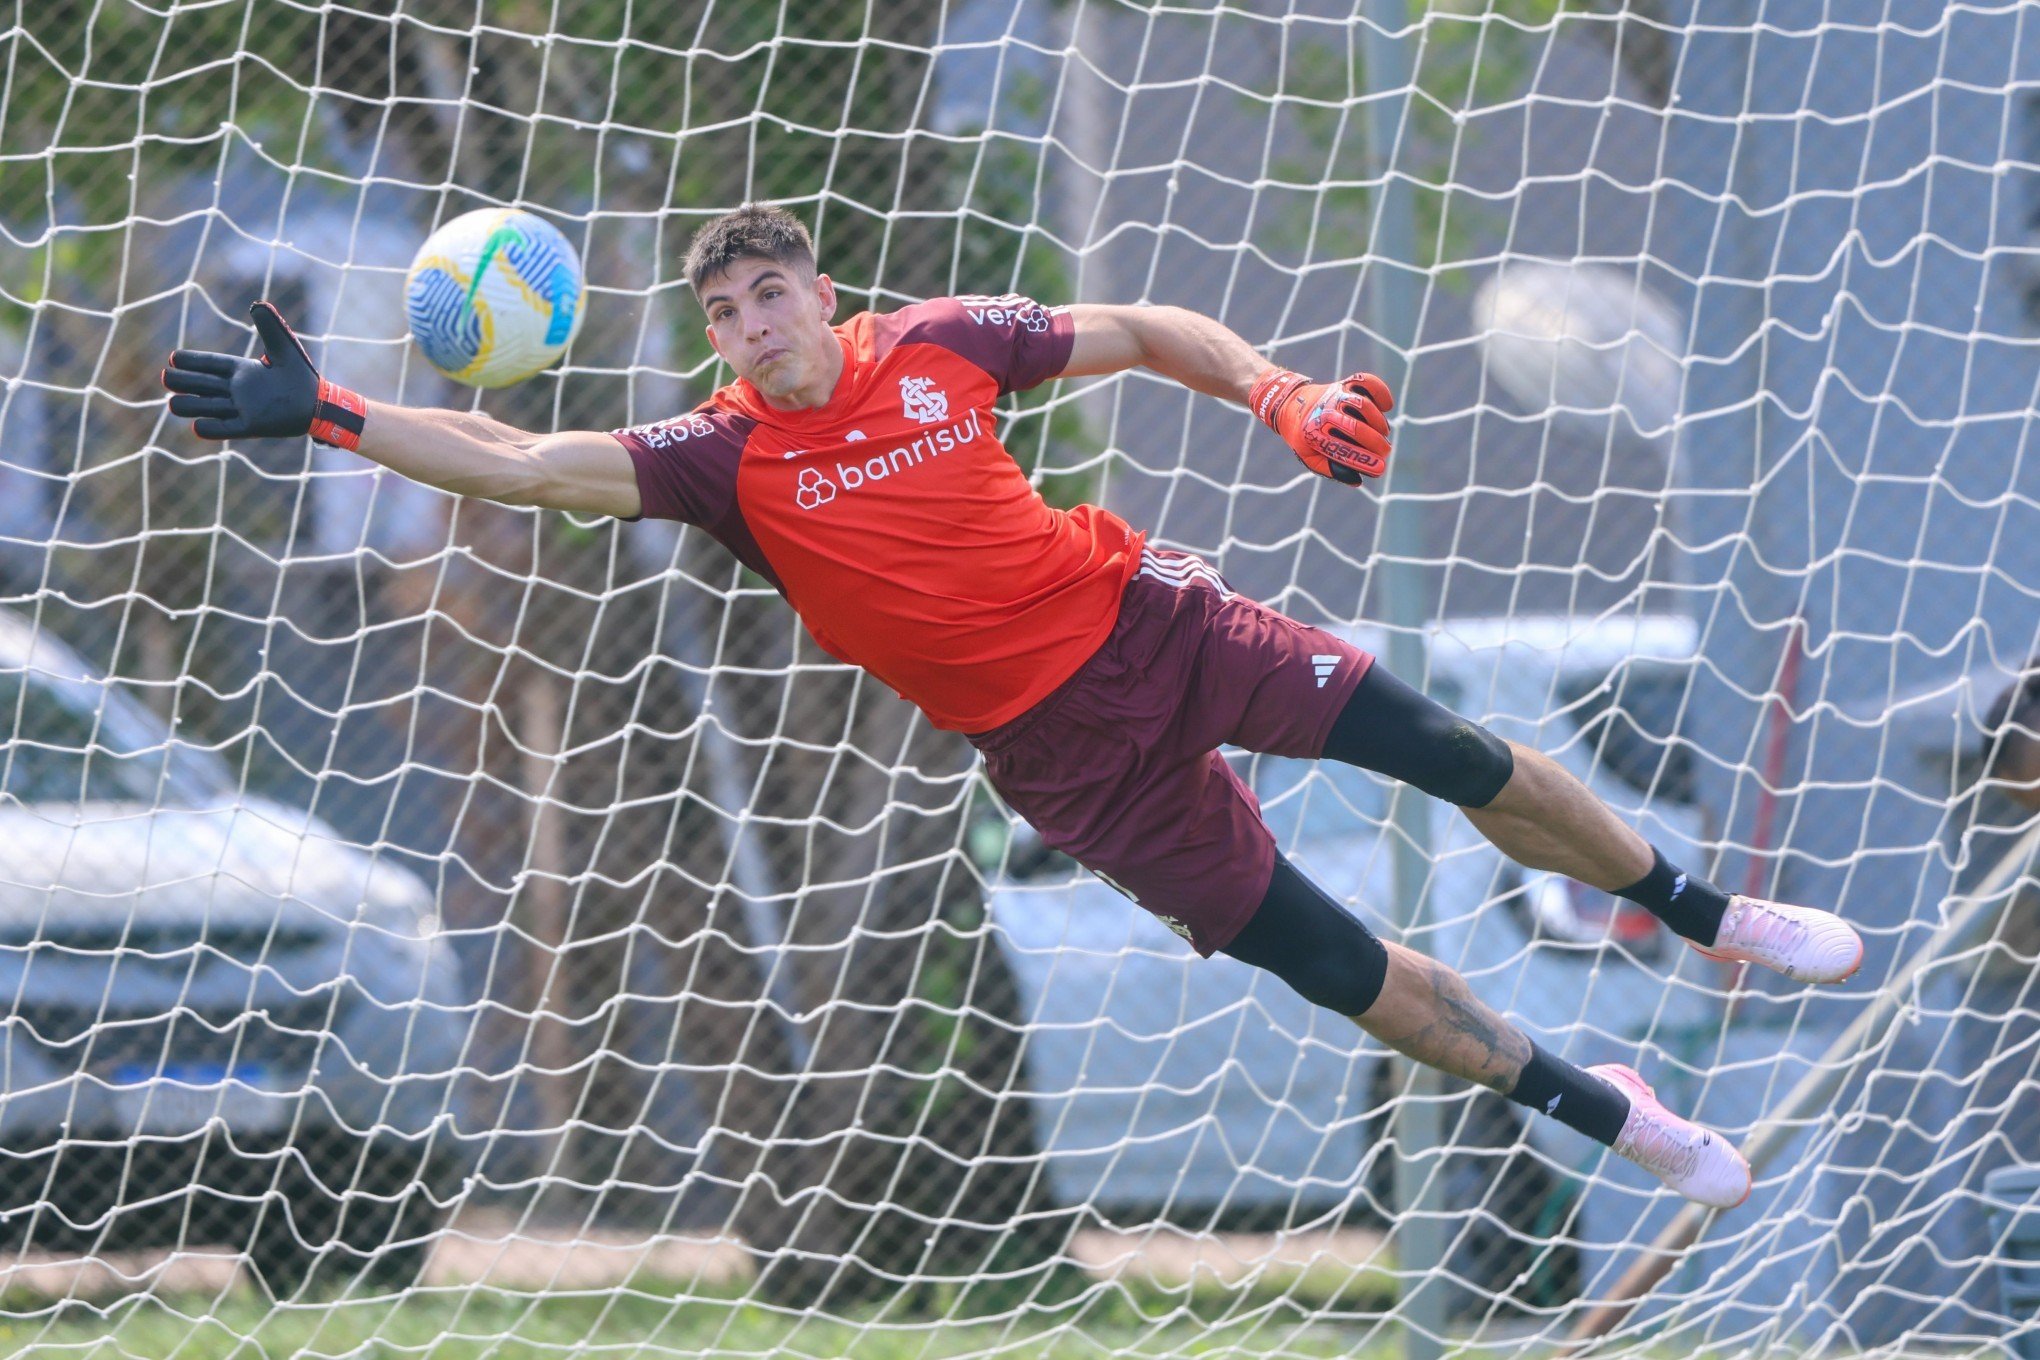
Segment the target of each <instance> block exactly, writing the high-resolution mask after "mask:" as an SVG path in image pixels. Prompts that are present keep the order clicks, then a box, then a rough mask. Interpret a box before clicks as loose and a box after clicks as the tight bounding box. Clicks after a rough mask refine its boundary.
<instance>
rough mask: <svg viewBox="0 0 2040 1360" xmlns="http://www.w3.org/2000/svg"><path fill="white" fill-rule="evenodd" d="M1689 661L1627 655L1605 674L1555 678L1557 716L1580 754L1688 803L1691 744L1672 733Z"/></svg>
mask: <svg viewBox="0 0 2040 1360" xmlns="http://www.w3.org/2000/svg"><path fill="white" fill-rule="evenodd" d="M1692 684H1693V671H1692V668H1691V667H1690V666H1685V665H1680V664H1676V663H1667V662H1663V661H1628V662H1624V663H1623V664H1622V665H1619V666H1617V667H1615V669H1613V670H1611V671H1609V672H1607V673H1606V674H1605V675H1598V676H1596V675H1589V676H1575V677H1572V678H1569V679H1567V680H1565V681H1563V682H1561V683H1560V686H1559V698H1560V700H1561V701H1562V702H1563V703H1564V705H1565V717H1566V720H1567V721H1568V722H1570V723H1571V724H1572V725H1573V727H1574V729H1575V730H1576V731H1577V732H1578V733H1579V739H1580V740H1581V741H1582V742H1583V744H1584V745H1583V749H1584V751H1585V753H1586V754H1588V755H1590V756H1592V757H1593V759H1594V762H1595V764H1596V765H1598V766H1599V767H1600V768H1601V769H1602V770H1605V771H1606V772H1607V773H1609V774H1611V775H1613V776H1615V777H1616V778H1617V779H1619V780H1621V781H1622V782H1623V783H1624V784H1627V785H1628V786H1629V787H1630V788H1632V789H1634V790H1636V791H1637V792H1638V793H1640V794H1644V795H1646V796H1648V797H1652V798H1662V799H1667V800H1669V801H1671V802H1674V803H1691V802H1693V801H1694V799H1695V797H1696V794H1697V790H1696V789H1695V787H1694V779H1695V771H1694V766H1693V751H1692V748H1691V747H1690V746H1688V745H1686V744H1685V743H1683V742H1680V741H1676V740H1674V738H1675V737H1676V736H1677V734H1678V730H1679V722H1680V719H1681V717H1682V716H1683V715H1684V712H1685V707H1686V693H1687V691H1688V690H1689V689H1691V688H1692Z"/></svg>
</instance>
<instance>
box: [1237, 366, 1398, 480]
mask: <svg viewBox="0 0 2040 1360" xmlns="http://www.w3.org/2000/svg"><path fill="white" fill-rule="evenodd" d="M1247 405H1248V406H1250V407H1252V408H1253V412H1254V414H1255V415H1257V416H1259V417H1260V418H1261V419H1262V421H1263V422H1265V423H1266V424H1267V426H1268V428H1269V429H1271V430H1273V431H1275V433H1277V434H1279V435H1281V436H1282V442H1284V443H1285V444H1287V445H1289V447H1290V448H1292V449H1294V450H1296V456H1297V457H1298V458H1301V459H1302V460H1303V465H1304V466H1305V467H1307V468H1309V469H1310V470H1311V471H1312V472H1315V473H1316V474H1317V475H1318V476H1320V477H1330V478H1331V479H1332V480H1333V481H1335V482H1343V483H1344V484H1345V485H1347V486H1358V485H1359V484H1360V479H1361V478H1362V477H1379V476H1380V475H1381V474H1382V473H1384V472H1386V471H1387V470H1388V452H1389V447H1390V445H1389V438H1388V413H1389V412H1390V411H1392V410H1394V409H1395V397H1394V395H1393V394H1392V393H1390V392H1389V390H1388V384H1387V383H1385V382H1383V381H1382V380H1381V379H1379V378H1377V377H1375V376H1374V375H1373V374H1372V373H1355V374H1354V375H1353V376H1352V377H1350V378H1346V379H1344V380H1342V381H1340V382H1335V383H1314V382H1312V381H1311V380H1310V379H1308V378H1306V377H1304V376H1303V375H1302V374H1301V373H1293V372H1291V371H1290V370H1288V369H1286V368H1274V369H1270V370H1268V372H1266V373H1263V374H1262V375H1261V377H1260V380H1259V381H1257V382H1256V383H1255V384H1254V390H1253V391H1252V392H1251V393H1250V394H1249V395H1248V397H1247Z"/></svg>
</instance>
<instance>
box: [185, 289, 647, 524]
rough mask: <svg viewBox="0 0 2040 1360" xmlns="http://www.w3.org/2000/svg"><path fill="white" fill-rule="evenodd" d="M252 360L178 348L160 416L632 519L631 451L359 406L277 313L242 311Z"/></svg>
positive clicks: (476, 420) (467, 487)
mask: <svg viewBox="0 0 2040 1360" xmlns="http://www.w3.org/2000/svg"><path fill="white" fill-rule="evenodd" d="M248 315H249V317H250V319H251V320H253V321H254V323H255V332H256V334H257V336H259V337H260V338H261V341H262V348H263V351H264V354H263V357H262V358H261V359H259V360H257V359H244V358H242V357H240V356H239V355H233V354H216V353H211V352H208V351H205V350H184V349H181V350H178V351H177V352H176V353H175V354H172V355H171V356H170V362H169V364H168V365H167V366H166V367H165V368H164V370H163V385H164V386H165V387H167V388H169V389H170V391H171V393H172V394H173V395H172V396H171V398H170V413H171V414H172V415H175V416H182V417H184V418H186V419H189V420H190V421H191V422H192V429H193V430H194V431H195V432H196V433H197V434H198V435H199V437H200V438H203V439H251V438H278V437H283V438H295V437H301V436H303V435H306V434H309V435H311V436H312V438H314V439H316V440H318V441H320V442H321V443H324V444H331V445H333V446H334V447H336V448H343V449H352V450H354V451H355V452H357V453H359V454H361V455H362V456H363V457H365V458H369V459H372V460H373V461H375V462H378V463H381V464H382V465H383V466H384V467H387V468H389V469H390V470H391V471H393V472H399V473H402V474H403V475H404V476H406V477H409V478H410V479H411V480H413V481H417V482H423V483H425V484H426V485H427V486H436V487H438V488H440V489H441V490H443V491H451V492H453V493H454V494H455V495H458V496H478V497H480V498H482V499H484V500H492V501H498V502H500V503H502V504H504V505H536V506H543V507H545V508H547V509H550V510H576V511H584V512H588V513H593V514H603V515H618V516H621V517H623V518H626V519H628V518H631V517H633V516H635V515H636V514H637V513H638V512H639V510H640V508H641V505H640V501H639V497H638V489H637V475H636V473H635V471H634V470H633V467H632V464H631V461H630V455H629V454H628V453H625V452H624V450H623V446H622V445H621V444H619V443H617V442H616V441H615V440H614V439H612V438H610V437H609V436H608V435H606V434H601V433H598V432H595V431H591V430H562V431H560V432H559V433H556V434H543V435H541V434H532V433H530V432H529V431H526V430H520V429H518V428H516V427H515V426H513V425H506V424H504V423H503V422H502V421H500V420H497V419H495V418H494V417H492V416H487V415H483V414H482V413H480V412H478V411H444V410H424V409H419V408H416V407H409V406H392V405H390V404H388V403H386V402H379V401H366V400H364V399H363V398H362V397H360V396H359V395H357V394H356V393H353V392H350V391H348V390H347V389H345V388H343V387H339V386H337V385H335V384H333V383H330V382H328V381H326V380H325V379H323V378H321V377H320V376H319V374H318V370H317V369H315V368H313V367H312V360H311V356H310V355H308V354H307V353H306V352H305V347H304V346H303V345H302V344H300V343H299V341H298V338H297V336H296V335H294V334H292V333H291V329H290V327H289V326H288V325H286V324H285V322H284V320H283V317H282V316H280V315H279V314H278V313H277V310H276V308H274V307H272V306H270V305H269V304H268V303H266V302H258V303H256V304H255V305H254V306H252V307H250V308H249V309H248Z"/></svg>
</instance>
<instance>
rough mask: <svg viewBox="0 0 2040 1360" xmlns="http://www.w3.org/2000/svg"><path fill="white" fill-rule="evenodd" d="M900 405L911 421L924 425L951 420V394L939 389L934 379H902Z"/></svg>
mask: <svg viewBox="0 0 2040 1360" xmlns="http://www.w3.org/2000/svg"><path fill="white" fill-rule="evenodd" d="M900 405H901V407H903V408H904V409H905V411H906V414H907V417H908V418H909V419H912V420H918V421H920V422H921V423H922V424H923V425H935V424H939V423H941V422H942V421H945V420H947V419H949V394H948V393H947V392H944V391H943V390H942V389H941V388H939V387H937V386H936V385H935V380H934V379H933V378H901V379H900Z"/></svg>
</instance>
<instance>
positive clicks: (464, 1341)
mask: <svg viewBox="0 0 2040 1360" xmlns="http://www.w3.org/2000/svg"><path fill="white" fill-rule="evenodd" d="M1379 1284H1380V1282H1379V1281H1374V1280H1370V1279H1368V1278H1367V1277H1365V1276H1362V1277H1358V1278H1356V1277H1353V1276H1350V1275H1345V1274H1343V1273H1342V1274H1340V1275H1338V1276H1337V1277H1336V1279H1331V1278H1328V1277H1324V1276H1318V1275H1315V1274H1313V1273H1311V1272H1305V1273H1302V1274H1292V1275H1290V1276H1289V1277H1287V1278H1286V1279H1284V1280H1281V1281H1279V1282H1278V1281H1275V1280H1268V1281H1264V1282H1262V1283H1261V1284H1260V1285H1258V1286H1256V1287H1254V1288H1237V1287H1227V1286H1221V1285H1218V1284H1216V1283H1209V1284H1202V1283H1201V1284H1198V1285H1196V1286H1193V1287H1189V1288H1177V1289H1169V1288H1164V1287H1161V1286H1155V1285H1148V1284H1133V1285H1128V1284H1115V1285H1102V1284H1100V1285H1093V1286H1092V1287H1091V1288H1090V1289H1088V1290H1087V1291H1086V1292H1085V1293H1084V1294H1083V1295H1081V1296H1080V1297H1078V1298H1076V1299H1073V1300H1069V1301H1067V1302H1063V1303H1060V1304H1055V1305H1052V1306H1048V1305H1043V1306H1036V1307H1034V1308H1031V1309H1029V1308H1022V1307H1016V1308H1015V1309H1013V1310H1012V1315H1011V1316H1001V1317H997V1318H994V1319H992V1320H989V1321H975V1322H968V1323H963V1322H949V1321H945V1320H944V1319H942V1318H940V1317H939V1316H925V1317H923V1316H882V1315H881V1314H880V1312H879V1311H878V1310H877V1309H870V1310H865V1311H863V1312H861V1313H859V1314H857V1315H854V1316H851V1317H847V1318H825V1317H818V1316H812V1315H808V1316H803V1315H799V1314H791V1313H787V1312H784V1311H778V1310H774V1309H771V1308H769V1307H766V1306H764V1305H762V1304H759V1303H756V1302H752V1301H750V1300H747V1299H746V1298H744V1297H742V1296H741V1295H736V1294H728V1295H723V1296H715V1295H708V1294H703V1293H700V1292H691V1293H684V1294H683V1293H681V1292H679V1291H678V1290H677V1289H675V1287H673V1286H671V1285H656V1284H655V1285H652V1286H649V1287H645V1288H639V1287H635V1286H633V1287H629V1288H620V1289H606V1290H597V1291H589V1292H580V1293H574V1292H561V1293H550V1294H531V1293H519V1292H511V1291H505V1290H498V1289H492V1288H490V1289H483V1288H474V1287H468V1286H461V1287H452V1288H439V1289H423V1290H419V1291H416V1292H414V1293H412V1294H409V1295H406V1296H403V1297H402V1298H399V1299H394V1300H392V1299H387V1298H382V1299H361V1300H347V1299H331V1300H325V1301H308V1302H300V1303H294V1304H287V1305H284V1306H280V1307H279V1306H273V1305H271V1304H270V1303H269V1302H268V1301H267V1300H266V1299H265V1298H263V1297H262V1296H261V1295H260V1294H259V1293H257V1292H255V1291H253V1290H250V1289H245V1288H242V1289H235V1290H232V1291H229V1292H227V1293H225V1294H222V1295H212V1294H169V1295H151V1294H137V1295H130V1296H127V1297H124V1298H120V1299H115V1300H111V1301H106V1302H100V1303H95V1304H91V1305H87V1304H82V1303H76V1302H72V1303H67V1304H61V1305H60V1304H57V1303H54V1302H52V1301H51V1300H47V1299H36V1298H25V1297H18V1296H17V1297H9V1298H7V1299H4V1300H0V1355H6V1356H12V1355H30V1354H32V1355H34V1356H35V1357H37V1360H45V1358H48V1360H56V1358H57V1357H65V1358H66V1360H69V1358H70V1357H79V1358H80V1360H82V1358H83V1357H92V1358H93V1360H102V1358H103V1360H115V1358H116V1357H119V1360H156V1358H157V1357H161V1358H162V1360H169V1358H170V1357H177V1360H226V1358H228V1357H231V1358H232V1360H286V1358H287V1357H299V1356H304V1357H341V1356H345V1357H349V1360H397V1357H420V1358H421V1360H470V1357H473V1358H474V1360H480V1357H484V1356H486V1357H489V1360H540V1357H545V1358H546V1360H559V1357H562V1356H565V1355H569V1354H571V1355H574V1356H576V1357H583V1356H586V1357H595V1356H633V1357H645V1360H652V1358H653V1357H660V1356H686V1357H689V1360H694V1358H695V1357H701V1360H722V1358H723V1357H731V1358H734V1357H739V1356H742V1357H766V1356H772V1357H786V1358H787V1360H807V1358H808V1357H812V1358H813V1360H838V1358H839V1357H842V1358H844V1360H944V1358H945V1357H959V1356H987V1357H990V1356H1000V1357H1005V1356H1015V1357H1018V1356H1025V1357H1028V1360H1036V1358H1037V1357H1039V1358H1040V1360H1091V1358H1092V1357H1104V1356H1161V1355H1172V1356H1219V1355H1228V1356H1254V1355H1262V1354H1269V1353H1275V1352H1279V1353H1280V1354H1282V1355H1284V1356H1285V1357H1287V1356H1297V1357H1310V1356H1326V1357H1330V1356H1342V1357H1354V1360H1392V1357H1399V1355H1400V1336H1399V1334H1398V1333H1397V1332H1396V1331H1395V1330H1394V1329H1392V1328H1387V1327H1383V1328H1380V1329H1376V1328H1375V1327H1374V1326H1372V1325H1371V1319H1369V1318H1368V1317H1366V1314H1370V1313H1374V1312H1376V1311H1378V1310H1380V1309H1382V1308H1385V1307H1386V1306H1387V1304H1388V1300H1387V1299H1386V1298H1385V1297H1383V1296H1382V1295H1381V1294H1380V1292H1379ZM1328 1311H1330V1312H1333V1313H1335V1314H1343V1317H1344V1321H1343V1323H1340V1322H1326V1321H1324V1320H1323V1319H1324V1318H1325V1316H1326V1313H1327V1312H1328Z"/></svg>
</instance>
